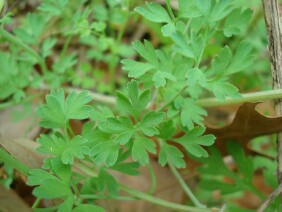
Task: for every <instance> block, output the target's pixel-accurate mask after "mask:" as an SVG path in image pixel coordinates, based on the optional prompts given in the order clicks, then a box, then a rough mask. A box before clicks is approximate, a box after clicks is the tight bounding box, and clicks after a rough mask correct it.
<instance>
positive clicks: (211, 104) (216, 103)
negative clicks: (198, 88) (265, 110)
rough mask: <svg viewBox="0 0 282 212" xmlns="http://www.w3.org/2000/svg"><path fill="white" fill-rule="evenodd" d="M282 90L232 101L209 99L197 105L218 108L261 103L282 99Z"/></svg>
mask: <svg viewBox="0 0 282 212" xmlns="http://www.w3.org/2000/svg"><path fill="white" fill-rule="evenodd" d="M281 98H282V89H278V90H270V91H260V92H255V93H248V94H242V97H241V98H238V99H231V98H226V99H225V100H218V99H216V98H207V99H201V100H198V101H197V105H199V106H202V107H216V106H223V105H234V104H241V103H244V102H260V101H265V100H273V99H281Z"/></svg>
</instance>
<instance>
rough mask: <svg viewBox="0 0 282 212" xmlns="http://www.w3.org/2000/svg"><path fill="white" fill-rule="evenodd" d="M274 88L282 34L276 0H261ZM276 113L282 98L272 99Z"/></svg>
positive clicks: (281, 157) (279, 82)
mask: <svg viewBox="0 0 282 212" xmlns="http://www.w3.org/2000/svg"><path fill="white" fill-rule="evenodd" d="M262 3H263V9H264V18H265V23H266V29H267V37H268V50H269V54H270V63H271V70H272V82H273V88H274V89H281V88H282V36H281V22H280V14H279V6H278V1H277V0H262ZM274 104H275V110H276V115H278V116H281V115H282V99H277V100H275V101H274ZM281 124H282V123H281ZM277 162H278V169H277V177H278V181H279V184H280V183H281V182H282V133H279V134H277Z"/></svg>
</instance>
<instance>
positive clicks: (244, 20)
mask: <svg viewBox="0 0 282 212" xmlns="http://www.w3.org/2000/svg"><path fill="white" fill-rule="evenodd" d="M252 14H253V12H252V10H250V9H246V10H244V11H241V10H240V9H235V10H233V11H232V12H231V14H229V15H228V17H227V18H226V20H225V22H224V27H223V33H224V35H225V36H226V37H231V36H232V35H238V34H241V33H242V32H244V30H245V29H246V26H247V24H248V23H249V20H250V18H251V16H252Z"/></svg>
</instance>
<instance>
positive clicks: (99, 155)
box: [90, 141, 119, 167]
mask: <svg viewBox="0 0 282 212" xmlns="http://www.w3.org/2000/svg"><path fill="white" fill-rule="evenodd" d="M90 154H91V155H92V156H94V159H95V163H97V164H101V163H105V165H106V166H107V167H110V166H113V165H114V164H115V163H116V162H117V159H118V155H119V145H118V144H116V143H114V142H113V141H103V142H100V143H98V144H96V145H95V146H93V147H92V148H91V152H90Z"/></svg>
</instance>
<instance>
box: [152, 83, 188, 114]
mask: <svg viewBox="0 0 282 212" xmlns="http://www.w3.org/2000/svg"><path fill="white" fill-rule="evenodd" d="M186 88H187V86H184V87H183V88H182V89H181V90H180V91H179V92H178V93H176V94H175V95H174V96H173V97H172V98H171V99H170V100H168V101H167V102H166V103H165V104H164V105H163V106H161V107H160V108H159V109H158V110H157V111H158V112H160V111H162V110H163V109H165V108H166V107H167V106H169V105H170V104H171V103H172V102H173V101H174V100H175V99H176V98H177V97H178V96H180V95H181V94H182V92H183V91H184V90H185V89H186Z"/></svg>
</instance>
